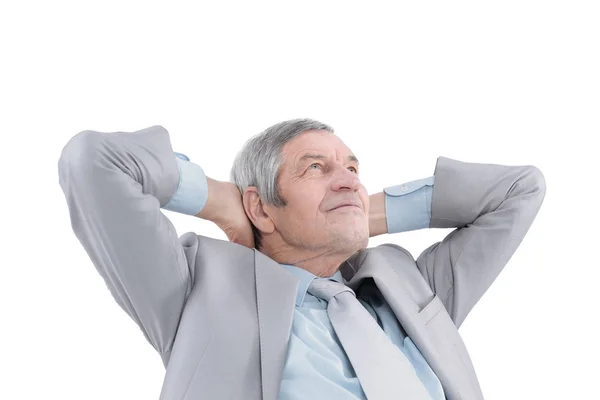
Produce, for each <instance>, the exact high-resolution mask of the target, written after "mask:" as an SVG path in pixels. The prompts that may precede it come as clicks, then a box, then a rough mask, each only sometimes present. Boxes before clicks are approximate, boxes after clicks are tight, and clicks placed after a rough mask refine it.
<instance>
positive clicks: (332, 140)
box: [282, 130, 352, 166]
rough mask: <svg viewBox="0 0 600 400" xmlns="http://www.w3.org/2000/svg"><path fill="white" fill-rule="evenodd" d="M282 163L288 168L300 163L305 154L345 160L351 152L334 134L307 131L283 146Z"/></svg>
mask: <svg viewBox="0 0 600 400" xmlns="http://www.w3.org/2000/svg"><path fill="white" fill-rule="evenodd" d="M282 153H283V155H284V163H285V164H287V165H290V166H293V165H295V164H296V163H298V162H299V161H300V159H301V158H302V156H303V155H305V154H307V153H311V154H321V155H324V156H327V157H329V156H331V155H332V154H333V155H335V156H336V157H342V158H344V159H345V158H346V157H347V156H349V155H352V151H351V150H350V149H349V148H348V146H346V145H345V144H344V142H342V140H341V139H340V138H339V137H337V136H336V135H335V134H333V133H331V132H329V131H317V130H313V131H307V132H304V133H302V134H300V135H298V136H296V137H295V138H293V139H292V140H290V141H289V142H287V143H286V144H285V146H283V149H282Z"/></svg>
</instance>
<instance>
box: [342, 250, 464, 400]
mask: <svg viewBox="0 0 600 400" xmlns="http://www.w3.org/2000/svg"><path fill="white" fill-rule="evenodd" d="M373 256H375V254H371V257H366V259H364V260H365V262H364V263H362V265H359V266H358V268H357V270H355V269H354V268H356V264H354V266H352V268H353V272H355V273H353V272H347V271H346V276H348V277H351V278H350V280H349V281H348V282H347V285H348V286H349V287H350V288H352V289H353V290H355V291H356V290H357V289H358V288H359V286H360V285H361V282H362V281H363V280H364V279H365V278H373V281H374V282H375V284H376V285H377V288H378V289H379V291H380V292H381V293H382V295H383V296H384V297H385V299H386V301H387V302H388V304H389V306H390V308H391V309H392V311H393V312H394V314H395V315H396V318H398V321H399V322H400V324H401V325H402V328H403V329H404V330H405V331H406V333H407V335H408V336H409V337H410V338H411V340H412V341H413V343H414V344H415V345H416V346H417V348H418V349H419V351H420V352H421V354H423V357H424V358H425V359H426V360H427V363H428V364H429V366H430V367H431V369H432V370H433V371H434V372H435V374H436V375H437V377H438V379H439V380H440V382H441V384H442V387H443V388H444V392H445V394H446V397H447V399H448V400H457V399H463V400H465V399H467V397H464V393H461V392H463V391H464V388H463V385H462V382H464V381H465V373H466V372H465V371H464V369H463V368H456V366H457V365H461V366H462V362H461V361H460V359H459V355H458V353H457V352H455V351H448V348H444V349H443V351H441V350H442V347H443V346H446V347H447V346H449V345H450V346H452V343H448V342H439V341H435V340H433V338H432V335H431V332H430V330H429V329H431V328H430V327H428V326H426V325H425V319H423V318H422V315H419V311H420V310H419V306H418V305H417V304H416V303H415V302H414V301H413V300H412V299H411V298H410V296H409V294H408V292H407V291H406V289H405V288H404V285H405V284H406V282H403V280H402V278H401V276H400V275H399V274H398V273H397V272H396V271H394V270H393V267H392V266H391V265H390V264H389V262H388V261H387V260H386V259H385V258H384V257H377V256H375V257H373ZM344 267H345V268H348V265H347V264H345V265H344ZM343 274H344V273H343ZM442 307H443V305H442ZM450 322H451V321H450ZM450 329H455V328H453V323H452V326H450ZM449 354H450V356H449ZM461 394H462V395H461Z"/></svg>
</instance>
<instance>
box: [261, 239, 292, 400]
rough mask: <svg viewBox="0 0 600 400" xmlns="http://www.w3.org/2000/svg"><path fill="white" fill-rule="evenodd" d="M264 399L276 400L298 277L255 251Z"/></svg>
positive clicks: (290, 326)
mask: <svg viewBox="0 0 600 400" xmlns="http://www.w3.org/2000/svg"><path fill="white" fill-rule="evenodd" d="M254 254H255V256H254V265H255V273H256V301H257V307H258V324H259V331H260V333H259V335H260V349H261V357H260V365H261V374H262V385H263V386H262V388H263V389H262V390H263V396H262V398H263V400H276V399H277V396H278V394H279V388H280V384H281V377H282V374H283V367H284V363H285V357H286V354H287V347H288V341H289V337H290V332H291V329H292V320H293V318H294V304H295V301H296V292H297V291H298V278H296V277H295V276H293V275H291V274H290V273H288V272H286V271H285V269H284V268H283V267H282V266H281V265H279V264H278V263H277V262H275V261H273V260H272V259H270V258H269V257H267V256H265V255H264V254H262V253H261V252H259V251H257V250H255V251H254Z"/></svg>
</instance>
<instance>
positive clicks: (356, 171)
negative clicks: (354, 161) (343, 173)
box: [348, 167, 358, 174]
mask: <svg viewBox="0 0 600 400" xmlns="http://www.w3.org/2000/svg"><path fill="white" fill-rule="evenodd" d="M350 168H352V169H353V170H354V173H355V174H358V169H356V167H348V169H350Z"/></svg>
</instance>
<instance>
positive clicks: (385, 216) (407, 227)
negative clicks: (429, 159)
mask: <svg viewBox="0 0 600 400" xmlns="http://www.w3.org/2000/svg"><path fill="white" fill-rule="evenodd" d="M434 183H435V177H434V176H430V177H427V178H423V179H418V180H416V181H411V182H407V183H403V184H401V185H396V186H390V187H387V188H385V189H383V192H379V193H376V194H372V195H370V196H369V202H370V207H369V237H373V236H377V235H381V234H384V233H398V232H408V231H414V230H418V229H425V228H427V227H429V223H430V220H431V193H432V190H433V186H434Z"/></svg>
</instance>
